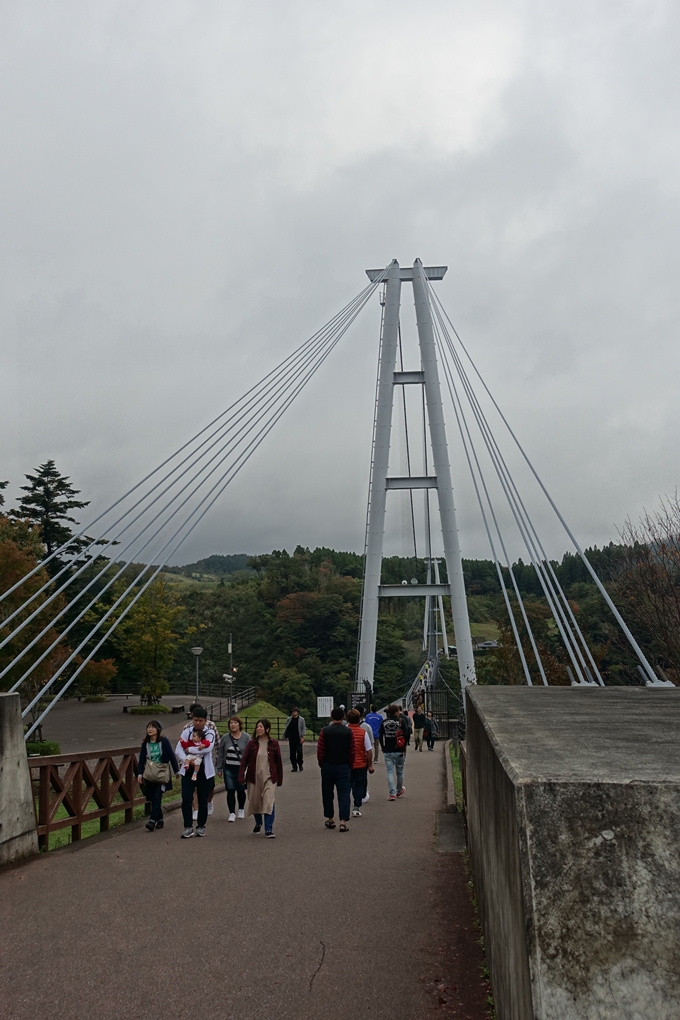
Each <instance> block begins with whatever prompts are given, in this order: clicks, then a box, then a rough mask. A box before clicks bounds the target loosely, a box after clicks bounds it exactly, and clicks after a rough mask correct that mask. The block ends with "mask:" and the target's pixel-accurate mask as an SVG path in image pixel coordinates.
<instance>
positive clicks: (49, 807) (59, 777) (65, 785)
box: [28, 746, 148, 850]
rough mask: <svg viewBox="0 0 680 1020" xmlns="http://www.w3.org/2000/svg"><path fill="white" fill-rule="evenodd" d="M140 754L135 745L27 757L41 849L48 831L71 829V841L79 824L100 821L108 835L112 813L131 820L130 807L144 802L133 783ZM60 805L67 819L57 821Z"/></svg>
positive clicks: (76, 836)
mask: <svg viewBox="0 0 680 1020" xmlns="http://www.w3.org/2000/svg"><path fill="white" fill-rule="evenodd" d="M138 751H139V748H138V747H137V746H135V747H120V748H115V749H113V750H110V751H108V750H107V751H95V752H92V751H83V752H81V753H79V754H53V755H46V756H45V757H40V758H37V757H36V758H33V757H30V758H29V759H28V765H29V768H30V770H31V777H32V779H33V783H34V789H36V790H37V798H36V821H37V825H38V843H39V845H40V849H41V850H46V849H48V847H49V841H50V833H51V832H56V831H57V830H59V829H66V828H69V827H70V829H71V839H72V840H73V841H74V842H75V841H76V840H79V839H81V838H82V834H83V833H82V826H83V822H91V821H95V820H96V819H99V830H100V832H106V831H107V830H108V828H109V820H110V816H111V815H112V814H116V813H118V812H121V811H124V812H125V821H126V822H131V821H132V820H133V817H134V809H135V808H136V807H141V806H142V805H144V804H145V799H144V796H143V794H142V791H141V788H140V786H139V784H138V782H137V753H138ZM62 807H63V808H64V810H65V811H66V816H65V817H62V818H58V817H57V815H58V814H59V809H60V808H62ZM147 810H148V809H147Z"/></svg>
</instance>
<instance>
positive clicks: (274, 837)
mask: <svg viewBox="0 0 680 1020" xmlns="http://www.w3.org/2000/svg"><path fill="white" fill-rule="evenodd" d="M264 838H265V839H276V836H275V835H274V833H273V832H265V834H264Z"/></svg>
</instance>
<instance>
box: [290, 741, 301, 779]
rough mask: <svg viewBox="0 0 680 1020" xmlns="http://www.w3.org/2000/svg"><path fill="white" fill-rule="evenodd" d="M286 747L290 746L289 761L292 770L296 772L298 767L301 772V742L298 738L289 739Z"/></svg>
mask: <svg viewBox="0 0 680 1020" xmlns="http://www.w3.org/2000/svg"><path fill="white" fill-rule="evenodd" d="M288 747H289V748H290V763H291V765H292V766H293V772H297V770H298V768H299V769H300V771H301V772H302V762H303V755H302V744H301V743H300V741H299V740H289V741H288Z"/></svg>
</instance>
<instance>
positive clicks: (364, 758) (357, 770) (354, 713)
mask: <svg viewBox="0 0 680 1020" xmlns="http://www.w3.org/2000/svg"><path fill="white" fill-rule="evenodd" d="M347 722H348V723H349V730H350V732H351V734H352V739H353V740H354V764H353V765H352V779H351V784H352V785H351V789H352V800H353V802H354V808H353V810H352V818H361V805H362V804H363V802H364V800H365V799H366V795H367V787H368V773H369V772H370V773H371V774H372V773H373V772H375V769H374V768H373V740H372V739H371V737H370V736H369V735H368V733H367V732H366V730H365V729H364V728H363V726H362V725H361V712H359V711H358V710H357V709H356V708H352V709H350V711H349V712H348V713H347ZM369 729H370V727H369Z"/></svg>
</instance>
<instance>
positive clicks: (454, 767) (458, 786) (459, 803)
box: [449, 741, 463, 811]
mask: <svg viewBox="0 0 680 1020" xmlns="http://www.w3.org/2000/svg"><path fill="white" fill-rule="evenodd" d="M449 751H450V754H451V772H452V775H453V788H454V790H455V791H456V807H457V808H458V810H459V811H462V810H463V776H462V773H461V771H460V756H459V755H457V754H456V753H455V751H454V745H453V741H451V746H450V748H449Z"/></svg>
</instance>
